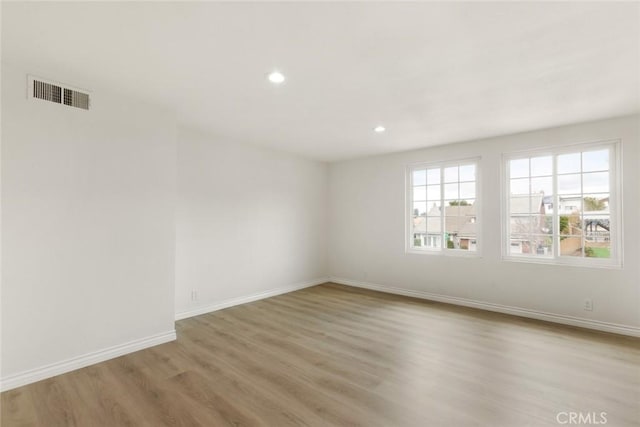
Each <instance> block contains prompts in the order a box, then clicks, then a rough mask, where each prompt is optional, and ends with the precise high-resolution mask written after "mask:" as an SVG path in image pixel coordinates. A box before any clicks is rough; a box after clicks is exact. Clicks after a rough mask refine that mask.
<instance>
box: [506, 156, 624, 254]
mask: <svg viewBox="0 0 640 427" xmlns="http://www.w3.org/2000/svg"><path fill="white" fill-rule="evenodd" d="M617 153H618V144H617V143H608V144H599V145H593V144H591V145H582V146H577V147H576V146H573V147H571V148H565V149H559V150H551V151H544V152H538V153H526V154H518V155H514V156H506V157H505V174H504V175H505V177H506V189H507V191H506V198H505V200H506V203H505V205H506V206H505V208H506V216H505V219H506V221H505V224H504V225H505V230H506V239H505V242H504V248H505V249H504V252H505V254H504V255H505V258H511V259H518V260H528V261H539V262H551V263H559V264H575V265H591V266H615V265H619V264H620V260H621V256H620V248H621V245H620V220H619V217H618V215H619V206H620V203H619V200H618V197H619V196H618V194H619V192H618V191H617V185H618V178H617V169H618V168H617V163H616V162H617Z"/></svg>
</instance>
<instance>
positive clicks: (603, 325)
mask: <svg viewBox="0 0 640 427" xmlns="http://www.w3.org/2000/svg"><path fill="white" fill-rule="evenodd" d="M330 281H331V282H333V283H338V284H341V285H347V286H353V287H357V288H365V289H371V290H374V291H379V292H386V293H389V294H396V295H405V296H409V297H414V298H421V299H426V300H430V301H438V302H444V303H447V304H454V305H461V306H465V307H473V308H479V309H482V310H488V311H495V312H498V313H505V314H512V315H515V316H521V317H527V318H530V319H538V320H545V321H548V322H554V323H561V324H563V325H571V326H578V327H581V328H587V329H595V330H597V331H603V332H612V333H615V334H621V335H628V336H632V337H640V328H638V327H635V326H628V325H620V324H617V323H608V322H601V321H599V320H591V319H584V318H580V317H573V316H565V315H562V314H554V313H546V312H544V311H537V310H530V309H527V308H520V307H512V306H508V305H501V304H494V303H490V302H483V301H476V300H472V299H468V298H460V297H452V296H447V295H440V294H433V293H430V292H424V291H415V290H410V289H403V288H396V287H393V286H385V285H378V284H375V283H368V282H361V281H357V280H351V279H344V278H341V277H331V278H330Z"/></svg>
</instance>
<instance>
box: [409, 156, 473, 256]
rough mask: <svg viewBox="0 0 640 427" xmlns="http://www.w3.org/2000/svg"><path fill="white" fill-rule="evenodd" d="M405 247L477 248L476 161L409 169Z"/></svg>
mask: <svg viewBox="0 0 640 427" xmlns="http://www.w3.org/2000/svg"><path fill="white" fill-rule="evenodd" d="M409 193H410V205H411V207H410V218H409V248H410V249H412V250H425V251H429V250H430V251H442V250H458V251H477V248H478V232H477V227H478V226H479V222H478V212H477V210H476V200H477V194H476V163H475V162H456V163H447V164H437V165H434V164H429V165H422V166H415V167H413V168H411V169H410V191H409Z"/></svg>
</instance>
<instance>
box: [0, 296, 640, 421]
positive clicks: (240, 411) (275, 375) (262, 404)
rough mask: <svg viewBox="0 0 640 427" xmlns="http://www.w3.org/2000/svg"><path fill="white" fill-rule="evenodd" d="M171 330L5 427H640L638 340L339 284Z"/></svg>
mask: <svg viewBox="0 0 640 427" xmlns="http://www.w3.org/2000/svg"><path fill="white" fill-rule="evenodd" d="M176 328H177V332H178V340H177V341H175V342H172V343H168V344H163V345H160V346H157V347H154V348H150V349H147V350H143V351H139V352H136V353H133V354H130V355H127V356H123V357H119V358H117V359H113V360H110V361H107V362H103V363H100V364H97V365H94V366H90V367H87V368H84V369H80V370H77V371H74V372H71V373H68V374H65V375H60V376H58V377H55V378H51V379H48V380H44V381H40V382H38V383H35V384H31V385H28V386H25V387H21V388H18V389H14V390H10V391H8V392H5V393H2V407H1V412H2V427H11V426H47V427H52V426H109V427H112V426H277V427H284V426H446V427H464V426H492V427H493V426H546V425H554V426H557V425H560V424H559V423H558V420H557V419H556V416H557V414H558V413H559V412H567V413H568V412H581V413H583V414H584V415H585V416H586V415H587V414H590V413H596V414H592V415H591V416H593V415H598V416H599V414H600V412H606V420H607V424H606V425H607V426H639V425H640V340H638V339H634V338H628V337H622V336H617V335H612V334H605V333H598V332H592V331H586V330H581V329H578V328H571V327H565V326H559V325H554V324H550V323H544V322H539V321H534V320H528V319H522V318H518V317H512V316H507V315H502V314H496V313H488V312H484V311H480V310H473V309H468V308H462V307H455V306H451V305H446V304H440V303H432V302H427V301H422V300H417V299H412V298H407V297H401V296H394V295H388V294H383V293H377V292H371V291H366V290H361V289H355V288H349V287H345V286H340V285H335V284H325V285H321V286H315V287H312V288H308V289H304V290H301V291H297V292H293V293H289V294H285V295H281V296H277V297H274V298H269V299H266V300H261V301H257V302H254V303H250V304H245V305H242V306H236V307H232V308H228V309H225V310H221V311H217V312H214V313H211V314H206V315H203V316H198V317H194V318H191V319H186V320H182V321H179V322H177V324H176ZM567 416H568V415H567ZM565 419H568V418H566V417H565V416H564V415H561V418H560V420H561V421H562V420H565Z"/></svg>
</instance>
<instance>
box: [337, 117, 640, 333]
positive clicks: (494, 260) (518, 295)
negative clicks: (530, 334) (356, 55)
mask: <svg viewBox="0 0 640 427" xmlns="http://www.w3.org/2000/svg"><path fill="white" fill-rule="evenodd" d="M638 123H639V117H637V116H632V117H626V118H618V119H612V120H604V121H598V122H591V123H586V124H578V125H574V126H567V127H561V128H555V129H549V130H542V131H536V132H530V133H523V134H518V135H512V136H504V137H499V138H491V139H485V140H480V141H471V142H465V143H460V144H455V145H446V146H439V147H433V148H428V149H422V150H418V151H411V152H403V153H398V154H390V155H384V156H378V157H370V158H365V159H358V160H352V161H345V162H342V163H334V164H331V165H330V173H329V175H330V203H329V206H330V213H329V230H330V242H329V272H330V274H331V276H334V277H336V278H340V279H346V280H344V281H354V282H355V283H358V282H360V283H361V282H368V283H370V284H375V285H382V286H385V287H397V288H401V289H405V290H411V291H421V292H427V293H432V294H438V295H444V296H452V297H458V298H466V299H470V300H474V301H482V302H489V303H494V304H501V305H506V306H511V307H518V308H524V309H528V310H535V311H538V312H549V313H553V314H559V315H563V316H573V317H578V318H585V319H588V320H590V321H592V320H595V321H600V322H608V323H614V324H620V325H626V326H629V327H632V328H637V327H638V326H640V293H639V287H640V244H639V242H640V219H639V218H640V216H639V214H638V212H640V202H639V201H640V197H639V193H640V191H639V187H638V182H640V167H639V165H640V139H639V130H638V128H639V125H638ZM388 137H389V138H392V134H391V133H390V134H389V135H388ZM617 138H621V139H622V141H623V142H622V144H623V152H624V155H623V156H624V157H623V161H624V164H623V173H624V176H623V185H624V194H623V204H624V211H623V217H624V218H623V222H624V268H623V269H621V270H615V269H596V268H575V267H569V266H552V265H537V264H526V263H516V262H507V261H501V242H500V234H501V233H500V230H501V225H500V162H501V153H503V152H509V151H513V150H523V149H529V148H536V147H541V146H546V145H559V144H570V143H579V142H590V141H598V140H608V139H617ZM473 156H481V157H482V160H481V161H480V168H481V172H480V173H481V175H482V188H481V197H482V221H483V225H482V227H483V231H484V232H483V239H484V241H483V252H482V257H481V258H459V257H452V256H438V255H422V254H407V253H405V236H404V233H405V168H406V165H407V164H409V163H412V162H421V161H438V160H446V159H456V158H468V157H473ZM585 298H592V299H593V305H594V309H593V311H592V312H587V311H584V310H583V308H582V307H583V300H584V299H585Z"/></svg>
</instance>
